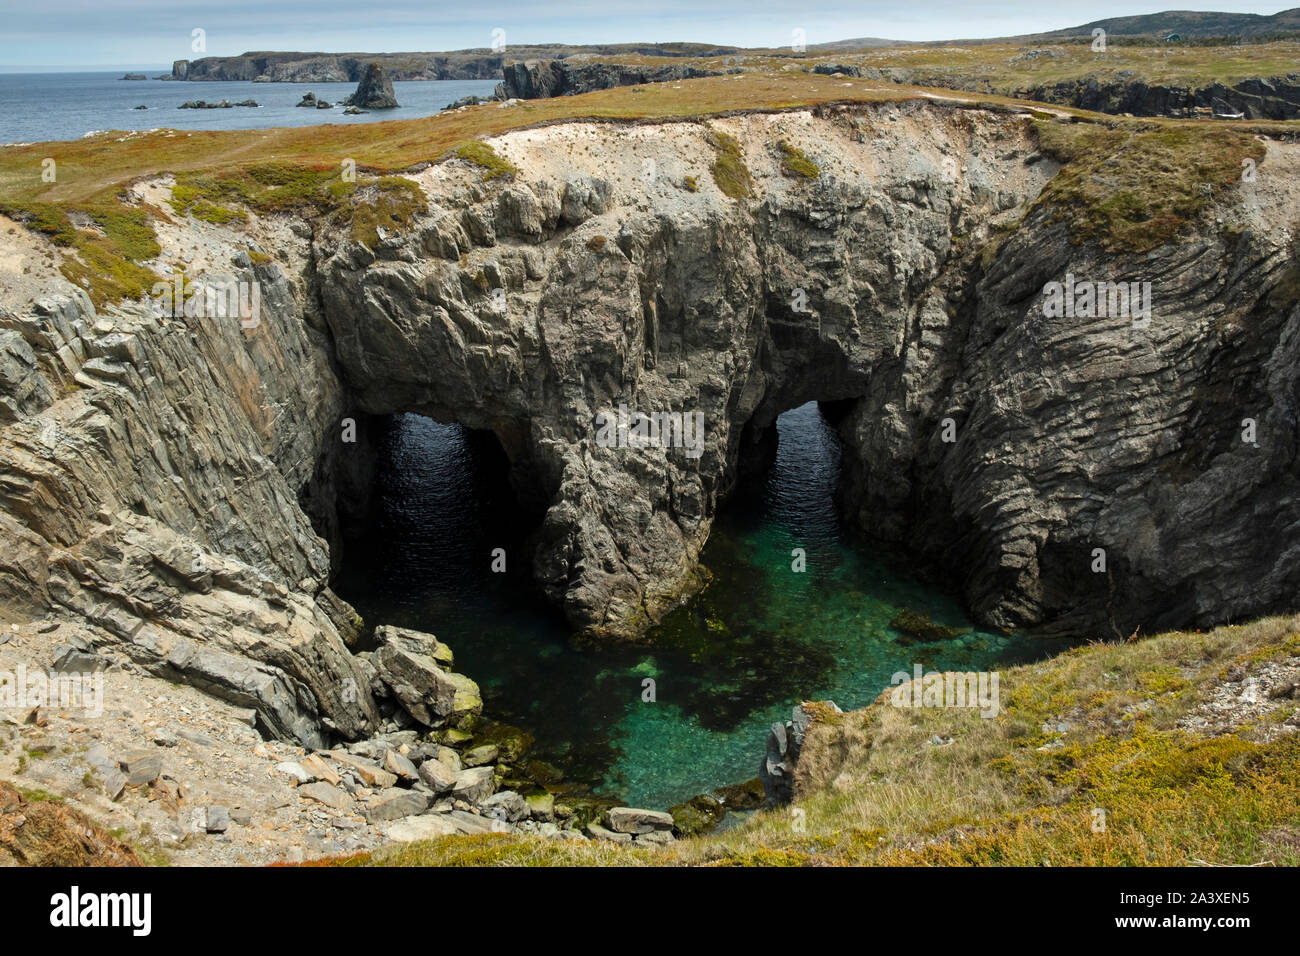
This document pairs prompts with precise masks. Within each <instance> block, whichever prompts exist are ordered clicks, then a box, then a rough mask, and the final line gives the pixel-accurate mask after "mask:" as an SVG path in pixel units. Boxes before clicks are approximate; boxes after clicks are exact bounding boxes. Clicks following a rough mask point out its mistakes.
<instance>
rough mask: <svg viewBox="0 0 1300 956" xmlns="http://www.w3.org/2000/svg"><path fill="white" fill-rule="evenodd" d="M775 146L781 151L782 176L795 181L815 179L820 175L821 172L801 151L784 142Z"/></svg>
mask: <svg viewBox="0 0 1300 956" xmlns="http://www.w3.org/2000/svg"><path fill="white" fill-rule="evenodd" d="M776 145H777V149H779V150H780V151H781V172H782V173H783V174H785V175H786V176H790V177H793V178H795V179H816V178H817V177H818V176H820V175H821V170H820V169H818V167H817V164H816V163H814V162H813V161H812V160H811V159H809V158H808V157H807V155H805V154H804V153H803V152H802V151H801V150H799V149H796V148H795V147H793V146H791V145H790V144H789V143H787V142H785V140H782V141H781V142H779V143H777V144H776Z"/></svg>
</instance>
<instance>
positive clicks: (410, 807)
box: [362, 788, 431, 823]
mask: <svg viewBox="0 0 1300 956" xmlns="http://www.w3.org/2000/svg"><path fill="white" fill-rule="evenodd" d="M430 802H431V801H430V799H429V795H428V794H427V793H420V792H419V791H417V790H399V789H396V788H394V789H391V790H384V791H383V792H382V793H380V794H378V795H377V796H374V797H371V798H370V802H369V803H367V804H366V806H365V809H364V810H363V811H362V813H363V815H364V816H365V818H366V821H367V822H368V823H376V822H381V821H385V820H400V819H402V817H410V816H414V815H416V814H417V813H423V812H424V811H425V810H427V809H429V803H430Z"/></svg>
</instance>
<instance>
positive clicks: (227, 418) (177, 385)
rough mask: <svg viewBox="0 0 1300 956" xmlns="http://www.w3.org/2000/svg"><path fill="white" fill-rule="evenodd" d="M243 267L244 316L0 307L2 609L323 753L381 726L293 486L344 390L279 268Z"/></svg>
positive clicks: (75, 305) (349, 618)
mask: <svg viewBox="0 0 1300 956" xmlns="http://www.w3.org/2000/svg"><path fill="white" fill-rule="evenodd" d="M243 261H244V262H245V263H246V268H244V269H243V270H242V271H241V270H239V269H238V268H236V269H235V271H234V272H232V273H231V274H232V275H237V276H239V277H240V278H241V279H243V280H247V281H253V280H256V281H258V282H260V284H261V289H262V303H263V309H262V312H261V316H260V323H259V324H258V325H257V326H256V327H255V328H249V329H244V328H242V327H241V325H240V323H239V321H237V320H232V319H216V318H207V319H204V318H193V317H190V316H185V315H184V314H181V315H179V316H176V317H169V318H167V319H166V320H164V321H160V320H159V319H158V317H157V316H155V315H154V314H152V312H151V311H150V310H149V309H147V308H146V307H144V306H136V305H130V306H127V307H124V308H118V309H112V310H106V311H105V312H104V313H102V314H99V315H97V314H96V312H95V310H94V308H93V306H92V305H91V303H90V301H89V299H88V298H87V297H86V296H85V294H84V293H82V292H80V291H79V290H77V289H75V288H74V287H70V286H66V284H65V286H64V289H65V290H66V291H60V292H57V293H51V294H49V295H47V296H45V297H43V298H39V299H37V300H36V301H34V302H32V303H29V304H26V305H25V306H20V308H19V310H17V311H9V310H7V309H0V328H3V329H5V330H6V331H5V333H4V335H3V337H2V338H0V348H3V349H4V353H5V355H6V356H8V357H9V358H8V359H7V361H3V362H0V369H4V370H5V371H4V374H5V375H6V376H7V377H8V378H9V379H10V380H11V381H13V382H14V385H13V386H12V387H11V388H10V389H9V390H8V393H7V394H8V400H7V402H6V403H4V405H3V407H5V408H7V409H9V410H10V413H11V416H10V420H9V421H8V422H7V424H5V426H4V433H3V441H0V486H2V488H0V602H3V604H4V606H5V607H6V608H8V609H10V611H11V612H16V613H20V614H22V613H26V614H30V615H33V616H38V615H40V614H42V613H45V612H46V611H49V610H53V611H55V613H56V614H58V615H60V616H66V617H70V618H73V619H79V620H81V621H82V622H84V624H85V625H86V627H87V628H89V629H90V630H91V631H92V632H94V633H95V635H96V636H97V638H102V639H106V640H113V641H116V642H119V643H120V644H122V645H123V647H124V649H125V650H126V652H127V653H128V654H129V655H130V656H131V657H132V659H133V660H134V661H135V662H136V663H137V664H138V665H139V666H142V667H144V668H146V669H148V670H149V671H152V672H154V673H157V674H159V675H160V676H165V677H169V678H171V679H174V680H180V681H185V682H188V683H193V684H195V685H197V686H199V687H201V688H204V689H205V690H209V691H211V692H212V693H214V694H216V695H217V696H220V697H223V698H224V699H227V700H231V701H234V702H236V703H238V704H240V705H241V706H246V707H250V708H253V709H254V710H256V712H257V715H258V716H257V719H258V722H259V726H260V727H261V729H262V730H263V732H264V733H267V734H271V735H275V736H282V737H287V738H291V739H297V740H300V741H302V742H304V743H310V744H312V745H320V744H322V743H324V742H325V740H326V739H327V738H328V737H330V736H331V735H334V734H339V735H342V736H345V737H356V736H362V735H365V734H367V733H369V732H370V731H371V730H373V729H374V728H375V726H376V724H377V720H378V713H377V710H376V707H375V704H374V701H373V699H372V698H371V696H370V693H369V691H368V688H367V679H366V675H365V672H364V671H363V670H362V669H361V667H360V666H359V665H358V663H357V661H356V659H355V658H353V656H352V654H351V653H350V651H349V650H348V648H347V646H346V645H345V639H346V638H351V637H354V636H355V631H356V627H355V612H353V611H352V609H351V608H350V607H348V606H347V605H346V604H345V603H344V602H342V601H340V600H338V599H337V598H336V597H335V596H334V595H333V594H332V593H331V592H330V591H329V589H328V586H327V583H328V576H329V555H328V552H327V549H326V545H325V542H324V541H323V540H322V539H321V538H319V537H318V536H317V535H316V533H315V532H314V530H313V528H312V526H311V523H310V521H309V520H308V519H307V516H306V514H305V513H304V511H303V509H302V508H301V507H300V504H299V497H298V496H299V492H300V491H302V490H303V489H304V488H305V486H306V485H307V484H308V479H310V477H311V475H312V473H313V470H314V468H315V462H316V458H317V453H318V448H319V446H320V444H321V441H322V437H323V434H324V431H325V429H326V427H327V426H328V425H332V424H333V422H334V420H335V419H336V418H337V417H338V416H339V415H340V414H341V412H342V410H343V401H344V393H343V391H342V389H341V387H340V386H339V383H338V380H337V378H336V377H335V375H334V373H333V371H332V369H331V366H330V359H329V352H328V349H327V340H326V337H325V335H324V334H323V332H322V331H321V330H319V329H317V328H314V327H313V326H312V325H311V323H310V322H309V321H307V320H306V318H305V317H304V314H303V310H302V306H301V304H300V302H301V291H300V289H297V288H295V284H294V280H291V279H290V278H289V277H288V276H287V275H286V274H285V273H284V272H283V271H282V270H281V269H280V268H279V266H278V265H275V264H266V265H263V266H259V267H257V268H256V270H254V269H253V268H252V267H251V265H247V258H246V257H245V259H244V260H243ZM225 266H226V268H227V269H229V268H231V267H230V265H229V260H227V261H226V263H225Z"/></svg>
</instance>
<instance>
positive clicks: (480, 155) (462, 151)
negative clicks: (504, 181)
mask: <svg viewBox="0 0 1300 956" xmlns="http://www.w3.org/2000/svg"><path fill="white" fill-rule="evenodd" d="M456 155H457V156H458V157H459V158H461V159H463V160H465V162H467V163H472V164H473V165H475V166H477V167H479V168H480V169H482V170H483V175H482V177H481V178H482V180H483V181H484V182H487V181H488V180H492V179H497V178H498V177H501V176H514V175H515V173H517V172H518V171H519V170H517V169H515V167H514V164H513V163H511V162H510V160H508V159H506V158H505V157H504V156H501V155H500V154H498V153H497V151H496V150H495V149H493V148H492V146H491V144H489V143H482V142H479V141H478V140H475V141H474V142H472V143H466V144H465V145H464V146H460V147H458V148H457V149H456Z"/></svg>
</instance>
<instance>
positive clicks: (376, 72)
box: [343, 63, 398, 110]
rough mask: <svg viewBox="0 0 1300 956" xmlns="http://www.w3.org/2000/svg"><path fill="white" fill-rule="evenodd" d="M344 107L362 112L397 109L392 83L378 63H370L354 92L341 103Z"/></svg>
mask: <svg viewBox="0 0 1300 956" xmlns="http://www.w3.org/2000/svg"><path fill="white" fill-rule="evenodd" d="M343 105H344V106H355V107H358V108H359V109H363V110H391V109H396V108H397V105H398V104H397V97H396V96H395V95H394V94H393V84H392V81H391V80H389V79H388V74H387V73H385V72H384V68H383V67H382V66H380V65H379V64H378V63H370V64H368V65H367V66H366V71H365V73H363V74H362V75H361V82H360V83H358V84H357V89H356V92H355V93H353V94H352V95H351V96H349V97H347V98H346V99H345V100H344V101H343Z"/></svg>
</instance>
